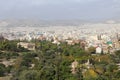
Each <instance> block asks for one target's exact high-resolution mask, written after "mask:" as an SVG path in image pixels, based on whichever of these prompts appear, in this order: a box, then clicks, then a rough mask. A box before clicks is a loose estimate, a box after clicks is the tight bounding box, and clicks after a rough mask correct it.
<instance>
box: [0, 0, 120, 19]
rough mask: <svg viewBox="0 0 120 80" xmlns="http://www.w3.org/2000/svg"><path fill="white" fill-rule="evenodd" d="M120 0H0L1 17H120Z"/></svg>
mask: <svg viewBox="0 0 120 80" xmlns="http://www.w3.org/2000/svg"><path fill="white" fill-rule="evenodd" d="M119 14H120V0H0V19H40V20H86V21H103V20H119V19H120V15H119Z"/></svg>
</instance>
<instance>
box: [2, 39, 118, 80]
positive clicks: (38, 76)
mask: <svg viewBox="0 0 120 80" xmlns="http://www.w3.org/2000/svg"><path fill="white" fill-rule="evenodd" d="M7 43H9V41H8V42H7ZM0 44H1V43H0ZM2 44H3V43H2ZM4 44H5V43H4ZM35 44H36V50H35V51H27V50H26V51H22V50H20V51H19V52H17V51H16V50H15V49H18V48H17V46H16V42H15V41H13V43H12V42H10V43H9V45H14V47H15V48H14V49H12V48H8V49H6V47H4V49H3V47H0V50H5V51H7V53H6V52H2V53H0V55H1V56H3V57H7V56H8V55H9V59H13V58H14V57H13V56H15V59H16V60H15V62H14V65H12V67H5V66H4V65H0V75H1V76H5V73H9V74H11V75H12V78H11V80H119V79H120V71H119V67H118V66H117V65H116V64H119V62H120V51H116V52H115V54H101V55H100V54H99V55H91V53H90V52H89V51H88V52H86V51H84V50H83V49H81V48H80V45H79V44H75V45H67V44H66V43H61V44H60V45H56V44H52V43H51V42H48V41H41V42H40V41H35ZM7 45H8V44H7ZM11 47H12V46H11ZM21 49H22V48H21ZM9 51H12V52H9ZM4 53H5V54H6V55H4ZM3 57H2V58H3ZM75 60H76V61H77V62H78V65H77V67H76V68H75V74H73V73H72V71H71V69H72V67H71V64H72V63H73V62H74V61H75ZM88 60H89V64H86V63H87V62H88ZM5 70H7V71H5Z"/></svg>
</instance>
